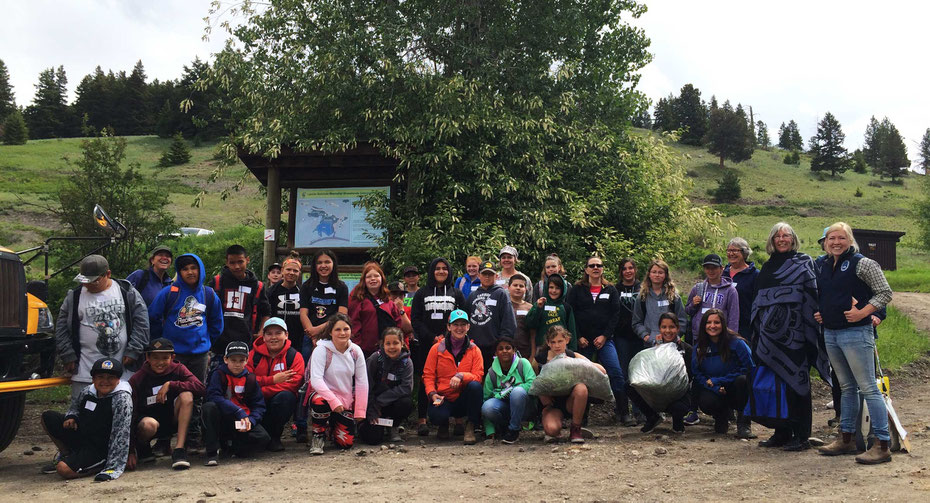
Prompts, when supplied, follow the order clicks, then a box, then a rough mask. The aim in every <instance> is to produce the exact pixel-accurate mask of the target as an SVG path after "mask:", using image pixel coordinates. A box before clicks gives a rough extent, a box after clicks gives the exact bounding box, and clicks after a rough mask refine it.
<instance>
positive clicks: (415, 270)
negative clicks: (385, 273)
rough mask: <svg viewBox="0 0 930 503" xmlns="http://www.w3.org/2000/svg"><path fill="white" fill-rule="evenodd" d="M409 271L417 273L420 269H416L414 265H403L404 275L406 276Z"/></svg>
mask: <svg viewBox="0 0 930 503" xmlns="http://www.w3.org/2000/svg"><path fill="white" fill-rule="evenodd" d="M409 273H414V274H417V275H419V274H420V270H419V269H417V266H415V265H408V266H407V267H404V276H406V275H407V274H409Z"/></svg>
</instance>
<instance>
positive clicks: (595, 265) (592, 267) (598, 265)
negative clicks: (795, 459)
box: [587, 264, 604, 269]
mask: <svg viewBox="0 0 930 503" xmlns="http://www.w3.org/2000/svg"><path fill="white" fill-rule="evenodd" d="M602 267H604V264H588V265H587V268H588V269H600V268H602Z"/></svg>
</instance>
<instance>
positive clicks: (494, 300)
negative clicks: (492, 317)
mask: <svg viewBox="0 0 930 503" xmlns="http://www.w3.org/2000/svg"><path fill="white" fill-rule="evenodd" d="M486 304H487V305H489V306H496V305H497V299H488V301H487V302H486Z"/></svg>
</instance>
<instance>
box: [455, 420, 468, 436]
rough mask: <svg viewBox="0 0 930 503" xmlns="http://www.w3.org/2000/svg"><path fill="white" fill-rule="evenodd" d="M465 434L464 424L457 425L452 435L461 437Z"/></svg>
mask: <svg viewBox="0 0 930 503" xmlns="http://www.w3.org/2000/svg"><path fill="white" fill-rule="evenodd" d="M464 434H465V425H464V424H462V423H455V427H454V428H453V429H452V435H453V436H455V437H460V436H462V435H464Z"/></svg>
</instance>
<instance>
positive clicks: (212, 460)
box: [203, 451, 220, 466]
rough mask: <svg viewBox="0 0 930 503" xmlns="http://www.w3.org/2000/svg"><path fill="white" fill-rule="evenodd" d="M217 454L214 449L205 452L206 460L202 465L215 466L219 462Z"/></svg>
mask: <svg viewBox="0 0 930 503" xmlns="http://www.w3.org/2000/svg"><path fill="white" fill-rule="evenodd" d="M218 457H219V456H218V455H217V452H216V451H213V452H207V460H206V461H204V463H203V466H217V465H219V464H220V462H219V461H218Z"/></svg>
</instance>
